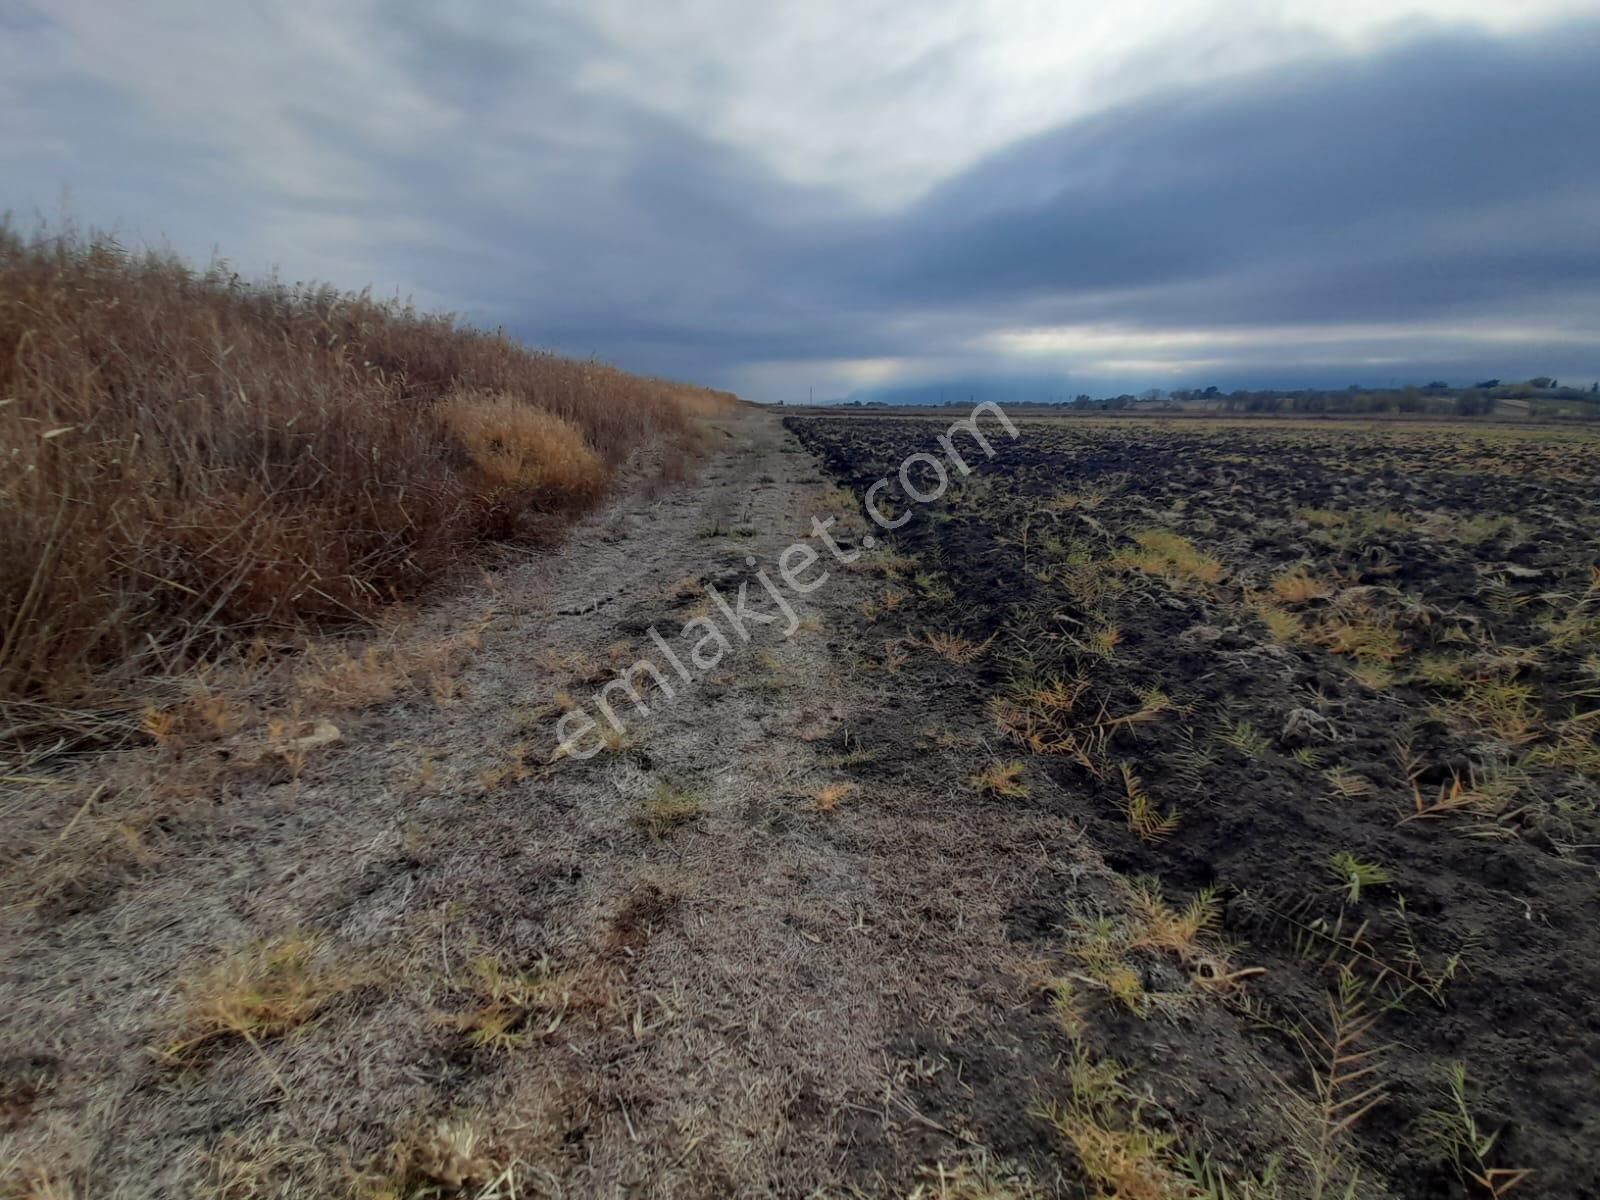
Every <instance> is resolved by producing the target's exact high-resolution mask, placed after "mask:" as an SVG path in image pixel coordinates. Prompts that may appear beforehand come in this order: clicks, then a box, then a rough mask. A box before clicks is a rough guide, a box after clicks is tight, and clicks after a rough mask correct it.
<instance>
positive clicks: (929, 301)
mask: <svg viewBox="0 0 1600 1200" xmlns="http://www.w3.org/2000/svg"><path fill="white" fill-rule="evenodd" d="M63 197H65V208H66V210H67V211H68V212H70V214H71V215H73V216H74V217H75V218H77V219H78V220H79V221H80V222H84V223H89V224H94V225H98V226H102V227H110V228H114V229H115V230H117V231H118V232H119V233H121V234H122V235H123V236H124V237H125V239H126V240H127V241H128V242H130V243H132V244H138V243H141V242H153V243H163V242H164V243H167V244H170V245H171V246H173V247H175V248H177V249H178V250H179V251H181V252H183V253H185V254H187V255H191V256H193V257H196V258H198V259H205V258H207V257H209V255H210V253H211V251H212V250H213V248H215V249H217V250H219V251H220V252H221V253H222V254H224V255H225V256H226V257H228V258H229V259H230V260H231V261H233V262H234V263H235V264H236V265H237V266H238V267H239V269H240V270H241V271H244V272H245V273H247V274H258V273H263V272H265V271H266V270H268V269H271V268H273V267H276V268H278V269H279V270H280V271H281V273H282V274H283V275H284V276H285V277H287V278H289V279H291V280H294V279H309V278H316V279H320V280H326V281H329V282H332V283H336V284H339V285H342V286H357V287H359V286H362V285H364V284H367V283H372V284H373V285H374V286H375V288H376V290H378V291H379V292H381V293H390V294H392V293H394V292H396V291H398V292H399V293H401V294H403V295H408V296H411V297H413V298H415V300H416V301H417V302H418V303H419V304H422V305H426V306H430V307H442V308H449V309H453V310H455V311H458V312H461V313H463V314H465V315H467V316H469V317H471V318H472V319H473V320H475V321H479V322H485V323H490V324H503V325H504V326H506V327H507V328H508V329H509V330H511V331H513V332H514V333H516V334H518V335H519V336H521V337H523V338H525V339H527V340H529V341H532V342H535V343H538V344H540V345H545V346H551V347H554V348H557V349H560V350H562V351H565V352H569V353H574V354H580V355H588V354H595V355H598V356H600V357H602V358H605V359H608V360H611V361H616V362H619V363H621V364H623V365H625V366H629V367H632V368H635V369H640V370H645V371H651V372H655V373H660V374H666V375H671V376H675V377H679V378H687V379H693V380H696V381H699V382H704V383H709V384H715V385H720V386H727V387H732V388H734V389H735V390H737V391H739V392H741V393H742V394H744V395H746V396H748V397H750V398H752V399H758V400H780V399H782V400H788V401H795V400H804V399H805V398H806V396H807V395H808V394H809V391H810V389H812V388H815V391H816V395H817V397H818V398H819V399H822V398H824V397H826V398H832V397H835V396H839V395H843V394H847V393H851V392H854V391H857V390H860V389H869V388H885V387H888V388H893V387H900V386H905V385H911V384H919V383H927V382H930V381H931V382H937V383H942V384H943V385H945V386H946V387H948V388H951V389H954V390H961V389H969V390H972V389H981V388H985V387H988V388H998V389H1004V388H1010V389H1012V390H1013V391H1014V392H1017V393H1022V394H1026V393H1029V392H1039V391H1049V392H1053V393H1063V394H1072V393H1075V392H1077V391H1080V390H1082V391H1089V392H1093V393H1095V394H1099V393H1100V392H1103V391H1106V390H1123V389H1140V388H1144V387H1148V386H1158V387H1178V386H1189V385H1206V384H1217V385H1221V386H1224V387H1232V386H1238V385H1253V384H1262V385H1264V384H1282V385H1290V384H1298V383H1315V384H1327V385H1341V384H1344V383H1349V382H1358V381H1359V382H1363V383H1378V384H1381V383H1391V382H1397V381H1417V382H1426V381H1427V380H1429V379H1432V378H1444V379H1448V380H1451V381H1452V382H1471V381H1472V379H1475V378H1478V377H1480V376H1483V375H1495V376H1503V377H1506V378H1520V377H1526V376H1528V375H1532V374H1554V375H1558V376H1561V377H1564V378H1572V379H1574V380H1576V379H1579V378H1581V379H1583V380H1590V379H1593V378H1595V377H1596V375H1597V374H1600V0H1588V2H1586V3H1574V2H1570V0H1502V2H1500V3H1489V2H1487V0H1303V2H1298V3H1291V2H1288V0H1283V2H1273V0H1159V2H1158V0H1149V2H1146V3H1132V2H1130V3H1124V4H1120V5H1113V4H1105V3H1094V4H1087V3H1083V4H1079V3H1066V2H1063V0H1055V2H1047V0H1039V2H1032V0H1013V2H1009V3H1002V2H1000V0H837V2H835V0H805V2H795V3H786V4H783V5H781V6H779V5H777V4H773V5H770V6H769V5H764V4H753V3H750V2H749V0H680V2H678V3H661V2H654V3H651V2H646V0H573V2H567V0H553V2H550V3H524V2H519V0H493V2H490V0H483V2H466V3H454V4H450V5H445V4H426V3H422V2H421V0H344V2H342V3H340V4H337V5H331V4H325V3H320V2H316V3H313V2H311V0H306V2H299V0H296V2H292V3H275V2H268V0H258V2H254V3H234V4H226V3H218V2H217V0H147V2H144V3H139V4H132V3H126V4H124V3H114V2H112V0H48V3H35V2H33V0H0V208H9V209H10V210H12V212H13V213H14V214H15V216H16V218H17V219H18V223H19V224H22V225H24V226H26V225H28V224H30V223H31V222H32V221H33V220H34V218H35V217H36V216H37V215H41V214H42V215H43V216H45V217H47V218H51V219H54V218H55V217H57V216H58V215H59V214H60V213H61V212H62V210H63Z"/></svg>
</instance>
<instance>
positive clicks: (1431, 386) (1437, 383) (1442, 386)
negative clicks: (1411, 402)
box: [1422, 379, 1450, 392]
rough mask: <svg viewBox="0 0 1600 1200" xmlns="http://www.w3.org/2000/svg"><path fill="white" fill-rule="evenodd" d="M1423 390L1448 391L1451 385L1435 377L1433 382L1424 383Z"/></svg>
mask: <svg viewBox="0 0 1600 1200" xmlns="http://www.w3.org/2000/svg"><path fill="white" fill-rule="evenodd" d="M1422 390H1423V391H1425V392H1448V391H1449V390H1450V385H1449V384H1448V383H1446V382H1445V381H1444V380H1442V379H1435V380H1434V381H1433V382H1432V383H1428V384H1424V385H1423V388H1422Z"/></svg>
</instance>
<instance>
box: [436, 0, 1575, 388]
mask: <svg viewBox="0 0 1600 1200" xmlns="http://www.w3.org/2000/svg"><path fill="white" fill-rule="evenodd" d="M1596 61H1600V26H1597V25H1595V24H1579V25H1568V26H1566V27H1563V28H1560V29H1556V30H1551V31H1548V32H1547V33H1545V34H1544V35H1542V36H1538V37H1524V38H1518V39H1515V40H1496V39H1492V38H1489V37H1487V36H1474V35H1457V36H1452V37H1436V38H1433V39H1430V40H1425V41H1417V42H1413V43H1411V44H1409V45H1407V46H1405V47H1403V48H1401V49H1398V50H1394V51H1391V52H1388V53H1385V54H1383V55H1381V56H1378V57H1375V58H1370V59H1354V58H1352V59H1341V60H1337V61H1327V62H1322V63H1318V64H1316V65H1313V66H1309V67H1300V68H1294V69H1284V70H1281V71H1277V72H1273V73H1269V74H1265V75H1260V76H1256V77H1254V78H1251V79H1249V80H1247V81H1244V82H1241V83H1235V84H1232V85H1228V86H1220V85H1218V86H1211V87H1206V88H1193V89H1185V90H1181V91H1172V92H1168V93H1165V94H1161V95H1158V96H1155V97H1152V98H1149V99H1146V100H1144V101H1142V102H1140V103H1138V104H1135V105H1131V106H1128V107H1125V108H1122V109H1119V110H1116V111H1113V112H1109V113H1105V114H1102V115H1100V116H1097V117H1095V118H1092V119H1090V120H1086V121H1083V122H1079V123H1077V124H1074V125H1071V126H1068V127H1066V128H1063V129H1059V130H1056V131H1053V132H1050V133H1047V134H1045V135H1042V136H1039V137H1035V138H1031V139H1029V140H1027V141H1025V142H1022V143H1020V144H1018V145H1015V146H1012V147H1010V148H1008V149H1006V150H1005V151H1003V152H1001V153H998V154H995V155H992V156H990V157H989V158H987V159H985V160H984V161H981V162H979V163H977V164H976V165H974V166H973V167H971V168H970V169H969V170H967V171H965V172H963V173H962V174H961V175H960V176H959V177H958V178H956V179H953V180H951V181H950V182H948V183H946V184H945V185H944V186H942V187H940V188H938V189H937V190H936V191H935V192H933V193H932V194H931V195H929V196H927V197H926V198H925V199H924V200H923V201H921V202H920V203H918V204H916V205H915V206H913V207H912V208H910V209H909V210H906V211H903V212H900V213H896V214H893V215H889V216H883V217H874V218H863V217H859V216H852V215H850V210H849V208H848V206H847V205H846V204H845V203H844V202H843V201H842V200H841V199H839V198H837V197H831V196H829V195H828V194H826V193H823V192H820V191H813V190H802V189H798V188H795V187H792V186H789V185H785V184H783V183H782V182H780V181H778V180H776V179H774V178H773V177H772V176H771V175H770V174H769V173H767V172H766V171H764V170H763V169H762V168H760V167H759V166H758V165H756V164H754V163H751V162H749V161H748V160H746V159H744V158H742V157H741V156H739V155H738V154H736V153H734V152H732V151H730V150H728V149H725V148H723V147H720V146H717V145H714V144H712V143H709V142H707V141H705V140H704V139H701V138H698V137H697V136H695V135H694V134H693V133H692V132H689V131H686V130H683V129H681V128H678V127H675V126H672V125H670V124H669V123H666V122H663V121H661V120H659V119H655V118H647V117H644V116H641V115H640V114H637V113H634V112H630V111H629V110H627V109H626V108H625V107H620V106H619V108H618V109H617V111H616V112H615V113H613V114H611V115H610V117H609V118H608V120H609V121H610V122H611V123H612V126H613V129H614V131H615V132H617V133H618V134H619V135H620V144H621V145H622V146H624V147H626V151H625V153H624V156H623V161H618V162H614V163H612V164H611V167H612V169H600V170H597V169H596V167H595V164H594V163H592V162H590V163H580V164H567V165H566V166H564V167H563V168H562V172H563V173H562V178H561V180H560V181H559V182H558V183H557V184H556V186H555V193H556V194H557V195H558V196H560V197H561V199H562V201H563V204H562V205H561V206H559V207H557V208H556V209H555V211H554V212H553V213H552V212H550V211H548V210H547V211H545V212H543V213H542V214H541V215H538V216H535V215H531V214H530V215H525V216H522V215H518V214H516V213H515V212H514V211H513V212H503V213H501V214H499V215H498V218H497V219H498V221H499V222H501V227H500V232H498V233H497V234H496V235H495V237H494V239H493V240H494V242H495V243H496V244H499V245H516V246H518V247H519V248H521V249H523V250H524V251H526V252H530V253H533V254H535V255H538V256H541V257H543V258H544V259H545V261H546V262H547V264H548V266H549V272H548V275H547V277H559V278H562V279H564V280H565V281H567V284H568V286H563V287H562V288H561V289H560V292H559V294H554V295H539V294H537V293H534V292H531V291H526V292H524V291H519V290H518V289H516V288H515V287H514V286H513V287H510V288H509V289H507V290H506V291H505V292H504V293H503V294H502V296H501V301H502V303H503V304H504V305H505V306H507V307H508V308H516V307H519V306H520V307H521V308H522V309H523V310H524V311H525V313H526V316H525V317H524V318H523V320H521V321H519V322H517V323H518V325H519V326H520V327H521V328H522V329H524V330H525V331H526V332H529V333H531V334H539V333H542V334H543V335H544V336H546V337H549V338H551V339H552V340H556V341H559V342H560V343H561V344H563V345H565V346H569V347H577V348H580V349H593V350H596V351H598V352H600V353H603V354H620V355H623V356H625V357H631V358H638V359H642V360H652V361H653V360H664V359H666V358H672V359H673V360H674V361H675V362H680V363H682V364H683V365H685V366H688V365H691V364H695V363H705V364H707V365H708V366H712V367H715V368H724V369H725V368H729V367H732V366H734V365H736V364H738V363H740V362H745V361H750V360H766V361H771V360H791V359H792V360H803V359H807V358H812V357H817V358H847V357H887V356H901V357H906V358H910V359H916V358H918V357H919V356H923V355H927V354H930V353H932V352H935V351H936V350H937V349H938V348H939V347H940V346H941V345H949V344H951V343H952V341H958V340H964V339H970V338H971V337H972V335H973V334H975V333H981V332H982V331H984V330H1004V329H1008V328H1014V327H1018V326H1033V325H1049V324H1053V323H1094V322H1106V321H1115V322H1119V323H1123V324H1126V325H1131V326H1133V327H1136V328H1137V327H1148V328H1150V329H1153V330H1160V329H1163V328H1169V327H1181V328H1187V329H1193V328H1226V327H1231V326H1249V327H1257V326H1276V325H1283V324H1292V325H1317V324H1322V323H1334V324H1352V325H1361V326H1366V325H1372V324H1376V323H1383V322H1393V323H1401V324H1404V323H1407V322H1429V321H1433V322H1438V321H1449V320H1453V319H1458V318H1461V317H1463V316H1465V317H1484V316H1489V317H1499V318H1503V319H1504V321H1505V322H1506V323H1507V324H1508V325H1519V324H1521V323H1524V322H1531V323H1534V324H1537V323H1539V322H1541V321H1543V320H1544V319H1545V318H1547V317H1550V316H1552V315H1554V316H1555V317H1558V318H1559V319H1560V320H1561V321H1562V322H1563V323H1564V324H1566V325H1568V326H1570V325H1571V324H1573V323H1574V322H1576V323H1579V324H1582V325H1586V327H1587V328H1589V329H1595V328H1596V327H1597V326H1600V72H1596V71H1595V70H1594V67H1593V64H1594V63H1595V62H1596ZM535 187H538V184H537V182H536V183H535ZM580 198H581V199H580ZM458 205H459V206H465V207H467V208H468V209H469V210H470V208H471V206H472V197H471V196H463V195H452V196H450V197H449V198H448V204H447V207H455V206H458ZM568 206H572V207H568ZM534 211H537V206H536V207H535V210H534ZM437 219H440V220H445V219H447V213H446V212H445V211H439V212H438V213H437ZM439 265H440V267H441V269H448V267H447V265H446V264H443V263H441V264H439ZM502 282H511V281H502ZM1277 352H1279V350H1278V348H1276V347H1275V346H1274V345H1273V344H1272V342H1271V340H1270V339H1269V340H1267V341H1265V342H1264V343H1263V344H1262V345H1260V346H1257V347H1246V348H1244V349H1243V350H1241V351H1239V356H1240V359H1241V361H1240V362H1239V364H1238V366H1237V368H1236V373H1238V374H1240V375H1244V374H1248V373H1250V372H1251V367H1252V360H1254V361H1256V362H1258V363H1259V366H1260V367H1261V368H1263V369H1271V368H1274V367H1278V366H1282V367H1283V368H1289V367H1292V366H1294V365H1296V364H1295V360H1292V359H1290V360H1284V361H1282V362H1275V361H1274V358H1273V356H1274V354H1275V353H1277ZM1341 352H1343V351H1341ZM1406 353H1407V354H1409V355H1410V356H1411V357H1412V358H1414V360H1415V361H1416V363H1417V365H1418V367H1419V368H1421V367H1427V368H1430V369H1433V370H1440V369H1443V368H1444V367H1445V366H1449V365H1451V364H1452V362H1455V361H1457V360H1459V367H1460V368H1461V369H1466V368H1472V367H1475V366H1476V365H1482V366H1484V367H1486V368H1488V367H1494V368H1496V369H1497V370H1500V369H1504V370H1505V371H1506V372H1507V373H1508V374H1509V373H1513V367H1514V366H1515V365H1517V364H1513V365H1511V366H1506V367H1500V366H1498V364H1500V363H1503V362H1504V361H1505V355H1504V353H1503V351H1501V350H1496V349H1493V348H1490V349H1488V350H1486V351H1484V352H1483V353H1481V354H1475V353H1469V351H1468V348H1464V347H1462V346H1458V345H1452V346H1430V345H1428V344H1426V342H1425V339H1424V341H1422V342H1419V343H1418V344H1416V345H1413V346H1411V347H1409V348H1408V349H1407V350H1406ZM1591 353H1592V351H1591V350H1590V349H1589V348H1587V347H1582V348H1578V349H1574V348H1572V347H1570V346H1567V345H1564V344H1560V343H1559V342H1555V343H1552V344H1550V345H1548V346H1540V345H1537V344H1536V345H1532V346H1527V347H1522V348H1519V350H1518V355H1517V357H1518V358H1519V359H1521V358H1526V359H1527V360H1528V361H1529V362H1530V363H1534V364H1535V365H1537V363H1543V362H1546V361H1548V362H1549V363H1551V366H1550V367H1549V368H1547V369H1551V370H1556V369H1561V370H1567V371H1571V370H1579V369H1585V367H1587V366H1588V364H1589V362H1590V358H1589V356H1590V354H1591ZM1541 354H1543V355H1544V357H1540V355H1541ZM1536 360H1537V361H1536ZM995 365H996V366H997V367H998V366H1000V365H1001V364H1000V363H998V362H997V363H996V364H995ZM1352 369H1354V370H1356V371H1357V373H1358V374H1359V369H1358V368H1352ZM1530 369H1532V368H1531V367H1530Z"/></svg>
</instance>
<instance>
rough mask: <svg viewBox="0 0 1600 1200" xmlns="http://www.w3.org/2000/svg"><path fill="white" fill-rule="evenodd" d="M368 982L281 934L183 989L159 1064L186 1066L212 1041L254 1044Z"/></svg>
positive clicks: (310, 945) (303, 940)
mask: <svg viewBox="0 0 1600 1200" xmlns="http://www.w3.org/2000/svg"><path fill="white" fill-rule="evenodd" d="M369 980H370V975H369V973H368V972H366V971H364V970H362V969H360V968H358V967H353V966H351V965H350V963H349V962H348V961H344V962H340V961H336V960H335V959H334V958H333V957H332V956H330V955H329V954H328V953H326V952H325V950H324V948H323V946H322V944H321V943H320V942H319V941H318V940H317V939H315V938H312V937H309V936H307V935H305V934H299V933H295V934H288V935H285V936H283V937H277V938H273V939H270V940H268V941H265V942H262V943H260V944H259V945H255V946H251V947H249V948H247V949H244V950H241V951H238V952H236V953H234V954H231V955H229V956H228V957H227V958H225V959H224V960H223V961H222V962H220V963H218V964H217V965H216V966H214V967H212V968H211V969H210V970H208V971H206V972H204V973H203V974H201V975H199V976H197V977H196V978H194V979H191V980H189V981H187V982H186V983H185V984H184V985H183V991H184V993H185V995H186V999H187V1003H186V1006H185V1011H184V1014H183V1019H182V1021H181V1022H180V1024H179V1027H178V1029H177V1031H176V1032H175V1033H174V1035H173V1036H172V1038H171V1039H170V1040H169V1041H168V1042H167V1043H166V1044H165V1045H164V1046H163V1047H162V1048H161V1051H160V1055H161V1058H162V1060H163V1061H164V1062H167V1063H169V1064H172V1065H176V1066H184V1065H192V1064H193V1063H195V1062H196V1061H197V1060H198V1059H199V1058H200V1057H201V1055H202V1054H203V1053H204V1052H205V1051H206V1050H208V1049H209V1048H211V1047H212V1046H214V1045H215V1044H216V1043H219V1042H227V1041H230V1040H234V1039H237V1040H239V1041H243V1042H246V1043H248V1044H249V1045H250V1046H251V1047H253V1048H254V1049H256V1050H257V1051H258V1052H259V1051H260V1048H261V1043H262V1042H263V1041H266V1040H268V1039H270V1038H275V1037H280V1036H282V1035H283V1034H286V1033H288V1032H290V1031H291V1030H293V1029H295V1028H298V1027H299V1026H301V1025H304V1024H306V1023H307V1022H308V1021H310V1020H312V1019H313V1018H314V1017H316V1016H317V1015H318V1014H319V1013H321V1012H322V1011H323V1010H324V1009H325V1008H327V1007H328V1005H330V1004H332V1003H333V1002H334V1001H335V1000H337V999H339V998H340V997H341V996H344V995H346V994H348V993H349V992H351V991H353V990H354V989H356V988H358V987H360V986H362V985H364V984H365V983H367V982H368V981H369Z"/></svg>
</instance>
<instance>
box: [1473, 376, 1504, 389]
mask: <svg viewBox="0 0 1600 1200" xmlns="http://www.w3.org/2000/svg"><path fill="white" fill-rule="evenodd" d="M1472 386H1473V387H1475V388H1477V389H1478V390H1479V391H1483V392H1492V391H1494V389H1495V388H1497V387H1499V386H1500V381H1499V380H1498V379H1485V380H1483V381H1482V382H1479V383H1475V384H1473V385H1472Z"/></svg>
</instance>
